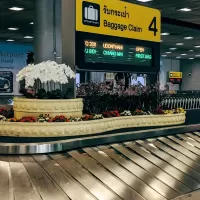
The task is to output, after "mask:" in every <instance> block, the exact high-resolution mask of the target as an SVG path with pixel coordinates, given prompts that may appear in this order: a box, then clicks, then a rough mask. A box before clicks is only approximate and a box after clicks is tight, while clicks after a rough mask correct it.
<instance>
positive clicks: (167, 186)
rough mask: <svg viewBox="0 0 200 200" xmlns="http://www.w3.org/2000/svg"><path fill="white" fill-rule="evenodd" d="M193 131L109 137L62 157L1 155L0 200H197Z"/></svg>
mask: <svg viewBox="0 0 200 200" xmlns="http://www.w3.org/2000/svg"><path fill="white" fill-rule="evenodd" d="M186 129H187V130H190V131H186ZM196 129H199V130H200V126H199V125H198V126H197V125H195V126H181V127H177V128H168V129H167V128H165V129H156V130H148V131H147V130H146V132H149V135H148V136H147V135H146V137H145V135H144V136H142V134H141V133H146V132H145V131H138V132H140V134H139V135H140V137H139V135H137V134H135V136H134V137H135V138H133V136H132V139H131V136H129V137H128V136H127V135H128V133H127V134H124V139H123V138H120V137H119V138H118V137H117V136H116V135H113V136H112V138H115V139H113V140H111V136H110V139H109V140H107V142H105V139H104V144H99V145H98V144H96V145H95V146H92V145H89V142H88V143H87V142H86V143H85V144H83V143H84V142H82V143H79V145H77V147H78V146H79V148H75V149H72V146H71V148H69V149H70V150H64V151H63V152H57V153H48V154H29V155H1V156H0V199H1V200H55V199H56V200H70V199H71V200H97V199H99V200H120V199H121V200H122V199H124V200H168V199H169V200H172V199H174V200H175V199H176V200H183V199H184V200H185V199H188V200H199V199H200V193H199V190H200V132H199V131H193V130H196ZM172 130H173V131H172ZM183 130H185V132H184V133H183ZM170 132H171V134H170ZM172 132H173V134H172ZM161 133H163V134H161ZM132 135H134V134H132ZM136 135H137V136H136ZM155 135H157V136H155ZM101 137H103V136H101ZM144 137H145V138H144ZM93 139H94V138H93ZM83 140H86V138H85V139H83ZM120 140H121V141H120ZM98 141H99V139H98ZM109 141H110V143H109ZM114 141H115V143H113V142H114ZM117 141H118V142H117ZM90 142H91V141H90ZM102 142H103V141H102ZM63 143H64V141H63ZM99 143H101V142H99ZM74 144H75V143H74ZM21 145H24V144H21ZM89 146H90V147H89ZM73 147H75V146H73ZM42 151H44V150H41V149H40V152H42ZM29 153H30V151H29Z"/></svg>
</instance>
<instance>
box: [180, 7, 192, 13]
mask: <svg viewBox="0 0 200 200" xmlns="http://www.w3.org/2000/svg"><path fill="white" fill-rule="evenodd" d="M178 11H181V12H190V11H192V9H191V8H181V9H178Z"/></svg>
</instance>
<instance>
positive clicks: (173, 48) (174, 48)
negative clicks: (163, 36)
mask: <svg viewBox="0 0 200 200" xmlns="http://www.w3.org/2000/svg"><path fill="white" fill-rule="evenodd" d="M169 49H170V50H172V51H173V50H176V49H177V48H176V47H172V48H169Z"/></svg>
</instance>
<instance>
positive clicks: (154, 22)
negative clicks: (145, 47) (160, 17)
mask: <svg viewBox="0 0 200 200" xmlns="http://www.w3.org/2000/svg"><path fill="white" fill-rule="evenodd" d="M156 27H157V23H156V17H154V18H153V19H152V21H151V23H150V25H149V31H152V32H153V33H154V36H156V34H157V32H158V29H157V28H156Z"/></svg>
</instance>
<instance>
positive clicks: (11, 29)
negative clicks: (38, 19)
mask: <svg viewBox="0 0 200 200" xmlns="http://www.w3.org/2000/svg"><path fill="white" fill-rule="evenodd" d="M8 30H10V31H17V30H19V28H17V27H15V28H8Z"/></svg>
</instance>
